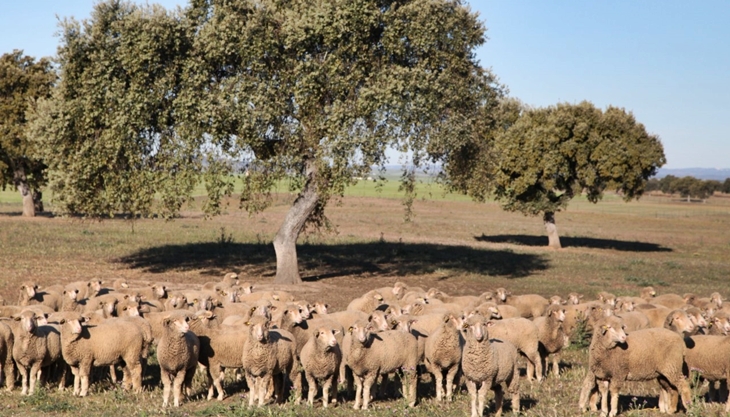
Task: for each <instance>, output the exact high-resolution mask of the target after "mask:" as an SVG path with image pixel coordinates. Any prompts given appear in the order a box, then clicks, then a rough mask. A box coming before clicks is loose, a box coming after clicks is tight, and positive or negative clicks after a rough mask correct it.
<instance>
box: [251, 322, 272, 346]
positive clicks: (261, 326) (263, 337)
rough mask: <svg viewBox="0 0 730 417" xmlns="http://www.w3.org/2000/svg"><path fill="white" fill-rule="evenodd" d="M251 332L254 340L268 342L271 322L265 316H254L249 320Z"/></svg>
mask: <svg viewBox="0 0 730 417" xmlns="http://www.w3.org/2000/svg"><path fill="white" fill-rule="evenodd" d="M248 325H249V329H248V331H249V333H250V335H251V338H252V340H255V341H257V342H259V343H267V342H268V341H269V328H270V326H271V322H270V321H269V320H267V319H266V318H265V317H261V316H254V317H252V318H251V320H249V321H248Z"/></svg>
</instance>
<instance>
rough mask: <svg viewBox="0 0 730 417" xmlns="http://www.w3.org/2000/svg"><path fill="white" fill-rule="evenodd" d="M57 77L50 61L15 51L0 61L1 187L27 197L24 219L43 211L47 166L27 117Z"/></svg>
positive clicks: (24, 200) (24, 199)
mask: <svg viewBox="0 0 730 417" xmlns="http://www.w3.org/2000/svg"><path fill="white" fill-rule="evenodd" d="M55 81H56V73H55V72H54V71H53V68H52V67H51V62H50V61H49V60H48V59H46V58H41V59H40V60H38V61H36V60H35V59H34V58H33V57H29V56H23V51H19V50H15V51H13V52H12V53H7V54H3V55H2V56H1V57H0V185H1V186H2V188H3V189H5V187H7V186H8V185H11V184H12V185H13V186H14V187H16V188H17V190H18V191H19V192H20V194H21V196H22V197H23V216H30V217H32V216H35V215H36V212H39V211H43V203H42V201H41V187H43V186H44V185H45V182H46V175H45V170H46V165H45V164H44V162H43V160H42V159H40V158H39V157H38V156H37V152H36V151H35V146H34V143H33V141H32V140H31V138H30V137H29V132H28V120H27V118H26V113H27V112H29V111H30V110H32V108H33V107H34V106H35V104H36V102H37V100H39V99H41V98H44V97H48V95H49V94H50V91H51V88H52V87H53V83H54V82H55Z"/></svg>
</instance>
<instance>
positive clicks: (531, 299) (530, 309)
mask: <svg viewBox="0 0 730 417" xmlns="http://www.w3.org/2000/svg"><path fill="white" fill-rule="evenodd" d="M496 300H497V303H498V304H507V305H511V306H513V307H516V308H517V309H518V310H519V311H520V315H521V316H522V317H524V318H528V319H529V318H533V317H540V316H542V315H543V313H544V312H545V309H546V308H547V306H548V305H549V304H550V302H549V301H548V300H547V299H546V298H545V297H543V296H540V295H537V294H524V295H512V293H511V292H509V291H507V290H506V289H504V288H497V291H496Z"/></svg>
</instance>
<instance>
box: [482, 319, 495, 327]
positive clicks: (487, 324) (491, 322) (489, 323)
mask: <svg viewBox="0 0 730 417" xmlns="http://www.w3.org/2000/svg"><path fill="white" fill-rule="evenodd" d="M484 324H485V325H486V326H487V327H492V326H494V322H493V321H492V320H489V321H488V322H486V323H484Z"/></svg>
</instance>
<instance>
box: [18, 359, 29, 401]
mask: <svg viewBox="0 0 730 417" xmlns="http://www.w3.org/2000/svg"><path fill="white" fill-rule="evenodd" d="M18 371H20V377H21V383H20V386H21V387H23V388H22V390H21V391H20V395H28V368H26V367H25V366H23V365H20V364H18Z"/></svg>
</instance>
